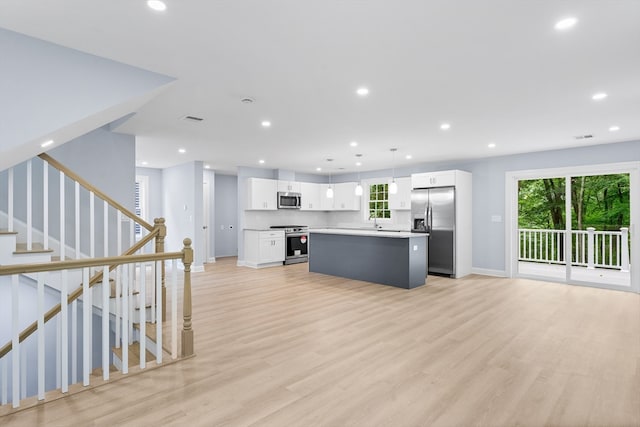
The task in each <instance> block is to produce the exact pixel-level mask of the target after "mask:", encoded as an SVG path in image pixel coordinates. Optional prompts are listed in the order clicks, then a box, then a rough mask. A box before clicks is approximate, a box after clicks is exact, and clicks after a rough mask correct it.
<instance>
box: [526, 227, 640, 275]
mask: <svg viewBox="0 0 640 427" xmlns="http://www.w3.org/2000/svg"><path fill="white" fill-rule="evenodd" d="M518 235H519V245H518V259H519V260H520V261H528V262H543V263H549V264H565V260H566V255H565V253H564V252H565V247H564V246H565V245H564V236H565V231H564V230H546V229H524V228H521V229H519V230H518ZM571 239H572V240H571V246H572V249H573V251H572V252H573V253H572V254H571V256H570V259H571V265H575V266H583V267H587V268H588V269H595V268H610V269H618V270H621V271H625V272H628V271H629V229H628V228H626V227H624V228H621V229H620V231H597V230H596V229H595V228H593V227H588V228H587V229H586V230H572V231H571Z"/></svg>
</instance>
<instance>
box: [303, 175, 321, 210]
mask: <svg viewBox="0 0 640 427" xmlns="http://www.w3.org/2000/svg"><path fill="white" fill-rule="evenodd" d="M299 184H300V193H302V206H301V208H300V210H302V211H321V210H322V206H321V203H320V191H321V189H320V184H316V183H313V182H301V183H299Z"/></svg>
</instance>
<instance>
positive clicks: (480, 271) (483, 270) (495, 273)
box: [471, 267, 508, 277]
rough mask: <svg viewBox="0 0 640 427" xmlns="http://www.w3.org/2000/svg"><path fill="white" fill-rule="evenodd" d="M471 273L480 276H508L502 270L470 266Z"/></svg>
mask: <svg viewBox="0 0 640 427" xmlns="http://www.w3.org/2000/svg"><path fill="white" fill-rule="evenodd" d="M471 274H480V275H481V276H493V277H508V276H507V272H506V271H504V270H493V269H490V268H477V267H472V268H471Z"/></svg>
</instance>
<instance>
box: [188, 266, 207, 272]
mask: <svg viewBox="0 0 640 427" xmlns="http://www.w3.org/2000/svg"><path fill="white" fill-rule="evenodd" d="M191 272H192V273H203V272H204V265H192V266H191Z"/></svg>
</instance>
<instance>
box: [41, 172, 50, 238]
mask: <svg viewBox="0 0 640 427" xmlns="http://www.w3.org/2000/svg"><path fill="white" fill-rule="evenodd" d="M42 234H43V235H44V236H43V240H44V241H43V242H42V244H43V245H44V248H45V249H49V162H47V161H46V160H43V163H42Z"/></svg>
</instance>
